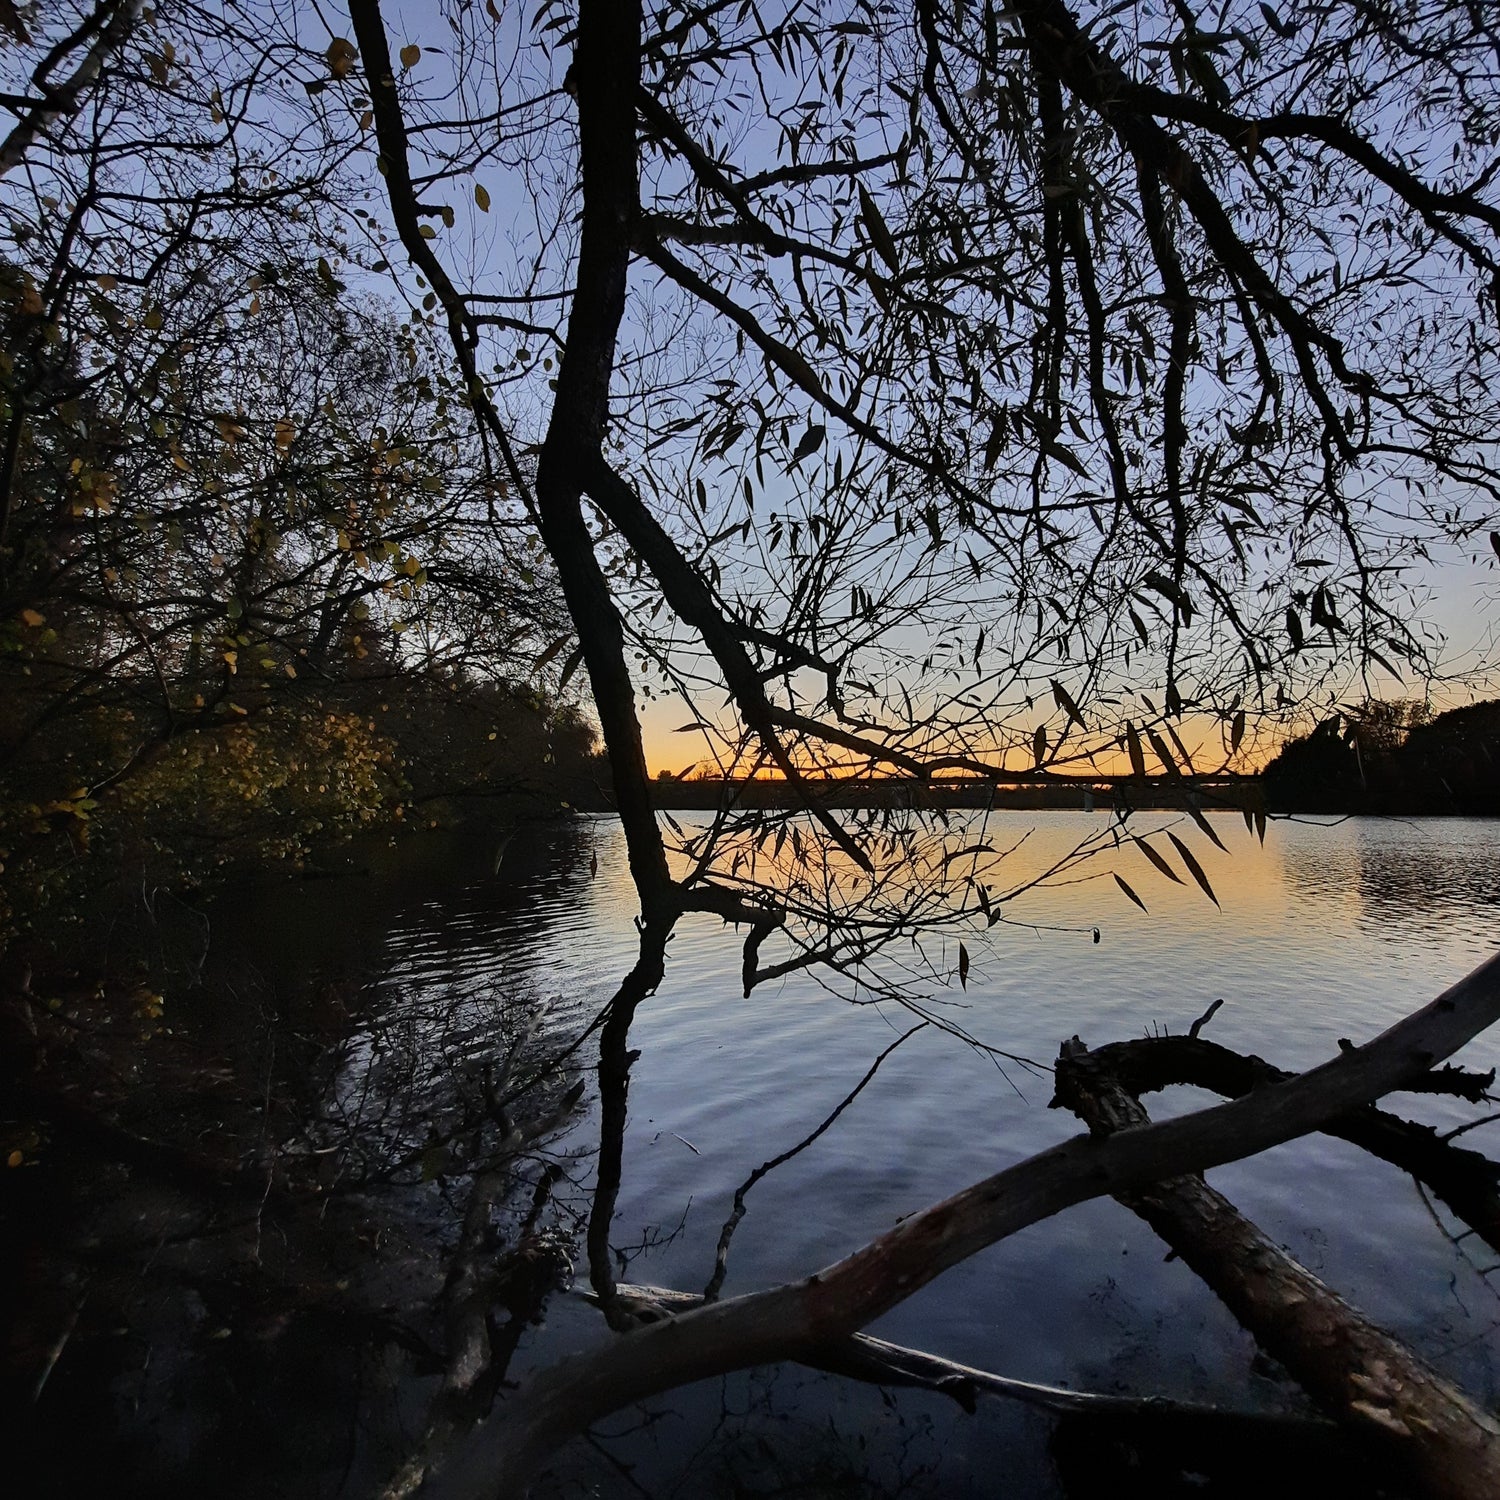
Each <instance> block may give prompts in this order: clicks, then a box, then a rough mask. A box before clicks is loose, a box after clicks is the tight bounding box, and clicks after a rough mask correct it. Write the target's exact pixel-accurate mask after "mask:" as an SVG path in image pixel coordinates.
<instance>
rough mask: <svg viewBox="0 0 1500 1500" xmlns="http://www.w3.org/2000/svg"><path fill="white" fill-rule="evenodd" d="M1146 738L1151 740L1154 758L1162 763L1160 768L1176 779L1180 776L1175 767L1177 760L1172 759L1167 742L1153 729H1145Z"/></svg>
mask: <svg viewBox="0 0 1500 1500" xmlns="http://www.w3.org/2000/svg"><path fill="white" fill-rule="evenodd" d="M1146 738H1147V739H1148V740H1150V741H1151V748H1152V749H1153V750H1154V751H1155V752H1156V758H1157V760H1159V761H1160V762H1161V763H1162V768H1163V769H1164V770H1165V771H1166V773H1167V775H1168V776H1170V777H1172V778H1173V780H1176V779H1177V778H1178V777H1179V776H1181V774H1182V773H1181V772H1180V771H1179V770H1178V769H1177V762H1176V761H1175V760H1173V759H1172V752H1171V751H1170V750H1168V749H1167V742H1166V741H1165V740H1164V739H1163V738H1162V737H1161V736H1160V735H1159V734H1158V733H1157V732H1156V731H1155V730H1154V729H1148V730H1147V731H1146Z"/></svg>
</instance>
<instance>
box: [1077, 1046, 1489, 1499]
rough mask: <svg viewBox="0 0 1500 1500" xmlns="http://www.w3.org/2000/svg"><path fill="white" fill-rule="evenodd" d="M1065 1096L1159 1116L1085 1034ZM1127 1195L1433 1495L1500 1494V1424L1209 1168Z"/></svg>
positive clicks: (1130, 1122)
mask: <svg viewBox="0 0 1500 1500" xmlns="http://www.w3.org/2000/svg"><path fill="white" fill-rule="evenodd" d="M1057 1087H1058V1095H1059V1097H1060V1098H1061V1099H1062V1100H1063V1102H1064V1103H1066V1104H1067V1105H1068V1107H1069V1108H1071V1109H1072V1110H1073V1111H1074V1112H1075V1113H1077V1114H1078V1115H1079V1116H1080V1117H1081V1118H1082V1119H1083V1120H1085V1121H1086V1122H1087V1123H1088V1125H1089V1127H1090V1129H1092V1130H1095V1131H1098V1132H1102V1133H1105V1134H1106V1135H1107V1134H1108V1133H1110V1132H1115V1131H1121V1132H1124V1133H1126V1134H1131V1133H1133V1132H1135V1131H1137V1130H1139V1129H1141V1128H1144V1127H1145V1126H1146V1124H1147V1122H1148V1121H1149V1116H1148V1115H1147V1114H1146V1111H1145V1110H1144V1109H1143V1108H1142V1107H1141V1105H1140V1102H1139V1101H1138V1100H1137V1099H1135V1098H1134V1097H1133V1095H1131V1094H1130V1093H1128V1092H1127V1091H1126V1090H1125V1088H1123V1087H1122V1086H1121V1084H1120V1083H1119V1082H1118V1081H1117V1080H1116V1079H1115V1078H1114V1077H1113V1076H1112V1075H1111V1074H1110V1073H1109V1071H1108V1069H1107V1067H1106V1066H1104V1064H1103V1063H1102V1062H1101V1060H1100V1058H1099V1055H1098V1054H1093V1053H1090V1052H1089V1051H1088V1050H1087V1049H1086V1048H1085V1047H1084V1046H1083V1045H1082V1043H1080V1042H1078V1040H1077V1039H1076V1038H1074V1040H1073V1042H1072V1043H1070V1044H1069V1045H1068V1046H1067V1047H1065V1048H1064V1049H1063V1054H1062V1056H1061V1057H1060V1058H1059V1059H1058V1066H1057ZM1115 1197H1116V1198H1118V1200H1119V1201H1120V1202H1121V1203H1122V1204H1124V1206H1125V1207H1126V1208H1128V1209H1130V1210H1131V1211H1132V1212H1133V1213H1135V1214H1137V1215H1139V1216H1140V1217H1141V1218H1142V1219H1144V1220H1145V1221H1146V1223H1148V1224H1149V1225H1150V1226H1151V1227H1152V1229H1154V1230H1155V1231H1156V1233H1157V1234H1159V1235H1160V1236H1161V1238H1162V1239H1163V1240H1165V1241H1166V1243H1167V1244H1168V1245H1170V1246H1171V1247H1172V1249H1173V1250H1174V1251H1176V1253H1177V1254H1178V1255H1179V1256H1181V1258H1182V1259H1183V1261H1184V1262H1186V1264H1187V1265H1188V1266H1190V1267H1191V1268H1192V1269H1193V1270H1194V1271H1195V1272H1196V1273H1197V1274H1198V1275H1199V1276H1201V1277H1202V1278H1203V1280H1204V1281H1205V1282H1206V1283H1207V1284H1208V1285H1209V1287H1211V1288H1212V1289H1213V1291H1214V1292H1215V1294H1216V1295H1217V1296H1218V1297H1219V1299H1220V1300H1221V1301H1222V1302H1223V1303H1224V1304H1225V1306H1226V1307H1228V1308H1229V1310H1230V1311H1231V1312H1232V1313H1233V1314H1234V1315H1235V1317H1236V1318H1237V1319H1238V1320H1239V1321H1240V1323H1241V1325H1242V1326H1243V1327H1245V1328H1246V1329H1247V1330H1248V1331H1249V1332H1250V1333H1251V1334H1252V1335H1253V1336H1254V1338H1255V1340H1256V1342H1257V1343H1258V1344H1259V1345H1260V1346H1261V1347H1262V1348H1263V1349H1265V1350H1266V1351H1267V1352H1268V1353H1269V1354H1271V1355H1273V1356H1274V1357H1275V1358H1277V1359H1279V1360H1280V1361H1281V1363H1282V1364H1283V1365H1285V1366H1286V1368H1287V1369H1288V1370H1289V1371H1290V1372H1291V1374H1292V1376H1293V1377H1294V1378H1295V1379H1296V1380H1297V1382H1298V1384H1300V1385H1301V1386H1302V1388H1303V1389H1304V1390H1305V1391H1307V1393H1308V1394H1309V1395H1310V1396H1311V1397H1312V1398H1313V1399H1314V1400H1315V1401H1316V1402H1317V1403H1318V1405H1319V1406H1320V1407H1322V1409H1323V1410H1324V1411H1326V1412H1328V1413H1329V1414H1330V1415H1331V1416H1333V1417H1335V1418H1337V1419H1338V1420H1339V1421H1340V1422H1342V1423H1344V1424H1345V1425H1346V1426H1348V1427H1350V1428H1352V1429H1353V1430H1355V1431H1357V1432H1358V1433H1360V1434H1361V1435H1362V1437H1363V1438H1365V1439H1366V1440H1368V1441H1369V1442H1370V1443H1372V1444H1373V1445H1374V1446H1375V1447H1376V1448H1378V1449H1379V1450H1382V1451H1383V1453H1384V1455H1385V1457H1386V1459H1387V1460H1388V1461H1389V1462H1391V1463H1392V1464H1394V1465H1395V1466H1397V1468H1398V1470H1399V1472H1400V1473H1401V1475H1402V1477H1403V1478H1405V1479H1408V1480H1410V1481H1412V1482H1413V1483H1415V1484H1416V1486H1417V1487H1418V1489H1419V1490H1420V1492H1421V1493H1422V1494H1424V1495H1431V1496H1441V1497H1446V1500H1490V1497H1493V1496H1495V1495H1497V1494H1500V1422H1496V1420H1495V1419H1494V1418H1493V1417H1491V1416H1490V1415H1489V1414H1488V1413H1486V1412H1484V1411H1481V1410H1480V1409H1479V1407H1478V1406H1476V1405H1475V1404H1474V1403H1473V1402H1471V1401H1470V1400H1469V1399H1468V1398H1467V1397H1466V1396H1465V1395H1464V1394H1463V1393H1462V1392H1461V1391H1459V1390H1457V1389H1456V1388H1455V1387H1454V1386H1452V1385H1450V1384H1449V1383H1448V1382H1447V1381H1446V1380H1444V1379H1443V1378H1442V1376H1440V1375H1439V1374H1438V1373H1437V1372H1436V1371H1435V1370H1433V1369H1431V1368H1430V1367H1429V1366H1428V1365H1427V1364H1425V1363H1424V1362H1423V1361H1422V1360H1420V1359H1418V1358H1417V1357H1416V1356H1415V1355H1414V1354H1412V1353H1411V1351H1410V1350H1408V1349H1407V1348H1406V1347H1405V1346H1404V1345H1403V1344H1401V1343H1400V1342H1399V1341H1397V1340H1396V1339H1394V1338H1392V1337H1391V1336H1390V1335H1389V1334H1388V1333H1386V1332H1385V1331H1384V1330H1383V1329H1380V1328H1377V1327H1376V1326H1375V1325H1374V1324H1373V1323H1371V1322H1370V1321H1369V1320H1368V1319H1366V1318H1365V1317H1364V1316H1363V1315H1362V1314H1361V1313H1360V1312H1358V1311H1357V1310H1356V1309H1355V1308H1353V1307H1351V1306H1350V1305H1349V1304H1348V1303H1347V1302H1345V1301H1344V1300H1343V1299H1342V1298H1341V1297H1339V1296H1338V1295H1337V1294H1336V1293H1334V1292H1333V1291H1331V1290H1330V1289H1329V1288H1328V1287H1326V1286H1325V1285H1324V1284H1323V1283H1322V1282H1321V1281H1319V1280H1318V1279H1317V1277H1315V1276H1314V1275H1313V1274H1312V1273H1311V1272H1310V1271H1308V1270H1307V1269H1306V1268H1305V1267H1303V1266H1301V1265H1299V1264H1298V1263H1297V1262H1296V1261H1295V1260H1293V1259H1292V1257H1291V1256H1289V1255H1287V1254H1286V1253H1285V1252H1284V1251H1283V1250H1281V1249H1279V1248H1278V1247H1277V1246H1276V1245H1275V1244H1274V1243H1273V1242H1272V1241H1271V1240H1269V1239H1267V1237H1266V1236H1265V1235H1264V1234H1263V1233H1261V1231H1260V1230H1259V1229H1258V1228H1257V1227H1256V1226H1255V1225H1254V1224H1252V1223H1251V1222H1250V1221H1249V1220H1248V1219H1246V1218H1245V1217H1244V1216H1243V1215H1242V1214H1241V1213H1240V1212H1239V1211H1238V1210H1237V1209H1236V1208H1235V1207H1234V1205H1233V1204H1232V1203H1230V1202H1229V1200H1228V1199H1227V1198H1225V1197H1224V1196H1223V1194H1222V1193H1219V1192H1216V1191H1215V1190H1214V1189H1213V1188H1211V1187H1209V1186H1208V1185H1207V1184H1206V1183H1205V1182H1204V1181H1203V1179H1202V1177H1200V1176H1183V1177H1177V1178H1173V1179H1172V1180H1170V1181H1165V1182H1160V1183H1157V1184H1155V1185H1153V1186H1150V1187H1146V1188H1143V1189H1135V1190H1132V1191H1128V1192H1121V1193H1116V1194H1115Z"/></svg>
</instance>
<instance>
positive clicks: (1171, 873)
mask: <svg viewBox="0 0 1500 1500" xmlns="http://www.w3.org/2000/svg"><path fill="white" fill-rule="evenodd" d="M1131 836H1132V837H1133V838H1135V842H1136V847H1137V848H1138V849H1139V850H1140V851H1141V853H1142V854H1144V855H1145V856H1146V858H1147V859H1149V860H1150V861H1151V863H1152V864H1153V865H1155V866H1156V868H1157V869H1158V870H1160V871H1161V873H1162V874H1163V875H1165V876H1166V877H1167V879H1168V880H1170V881H1171V882H1172V883H1173V884H1174V885H1181V884H1182V876H1181V875H1179V874H1178V873H1177V871H1176V870H1174V869H1173V868H1172V867H1171V865H1169V864H1168V863H1167V862H1166V860H1165V859H1163V858H1162V856H1161V855H1160V854H1158V853H1157V852H1156V850H1155V849H1153V848H1152V847H1151V845H1150V844H1148V843H1147V842H1146V841H1145V839H1143V838H1138V837H1136V836H1135V835H1133V834H1132V835H1131Z"/></svg>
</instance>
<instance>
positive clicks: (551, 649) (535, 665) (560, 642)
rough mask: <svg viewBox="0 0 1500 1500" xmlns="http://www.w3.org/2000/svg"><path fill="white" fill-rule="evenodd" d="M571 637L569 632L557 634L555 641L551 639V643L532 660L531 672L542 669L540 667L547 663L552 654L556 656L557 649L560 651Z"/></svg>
mask: <svg viewBox="0 0 1500 1500" xmlns="http://www.w3.org/2000/svg"><path fill="white" fill-rule="evenodd" d="M572 639H573V637H572V635H571V633H570V634H568V635H560V636H558V638H557V639H556V640H555V641H553V643H552V644H551V645H550V646H548V647H547V649H546V650H545V651H543V652H542V654H541V655H540V656H539V657H537V659H536V660H535V661H534V662H532V664H531V670H532V671H533V672H540V671H541V670H542V668H543V667H545V666H546V665H547V663H548V662H549V661H551V660H552V658H553V657H554V656H556V655H557V653H558V652H559V651H561V650H562V648H563V647H564V646H566V645H567V644H568V642H569V641H570V640H572Z"/></svg>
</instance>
